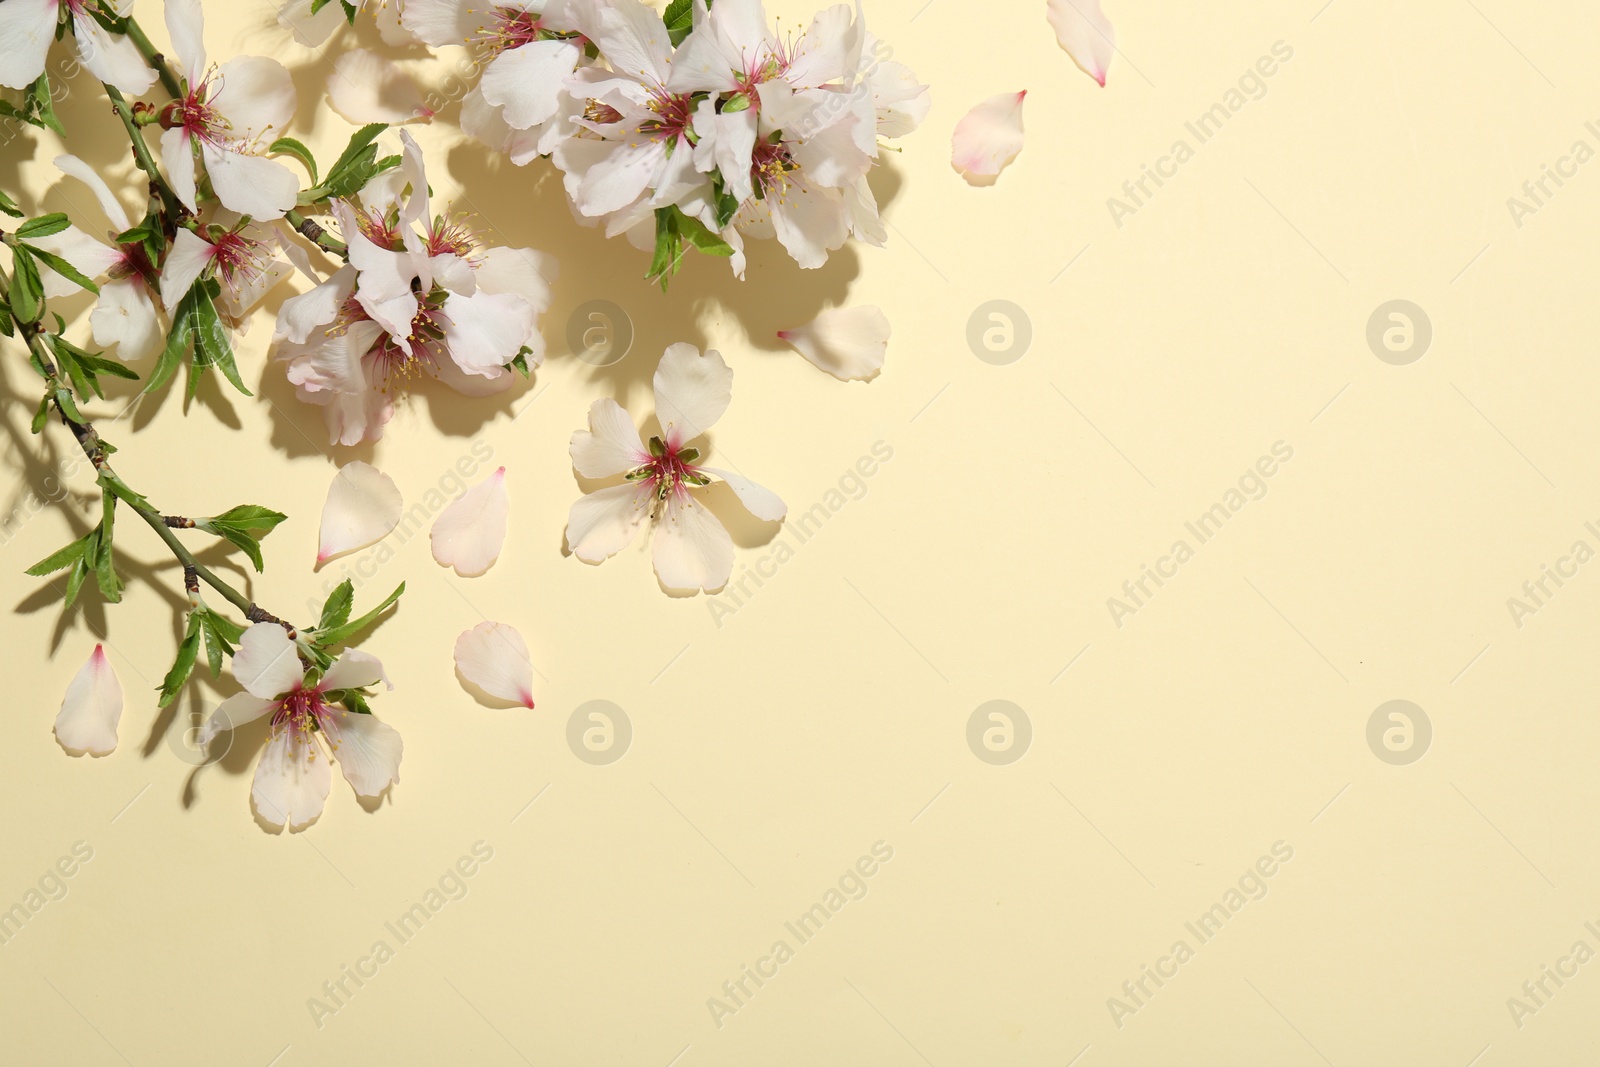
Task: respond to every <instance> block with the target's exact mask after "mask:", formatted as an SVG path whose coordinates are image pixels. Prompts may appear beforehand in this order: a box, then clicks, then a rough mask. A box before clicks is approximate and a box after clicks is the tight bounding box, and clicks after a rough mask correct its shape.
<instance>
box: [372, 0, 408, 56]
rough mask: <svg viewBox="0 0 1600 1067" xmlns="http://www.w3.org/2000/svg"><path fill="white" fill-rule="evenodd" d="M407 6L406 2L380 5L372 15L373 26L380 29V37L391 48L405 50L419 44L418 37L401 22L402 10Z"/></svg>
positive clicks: (402, 0) (401, 0)
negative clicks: (409, 46) (408, 46)
mask: <svg viewBox="0 0 1600 1067" xmlns="http://www.w3.org/2000/svg"><path fill="white" fill-rule="evenodd" d="M403 6H405V5H404V0H399V2H397V3H379V4H378V10H376V11H374V12H373V13H372V24H373V25H374V26H377V27H378V36H379V38H381V39H382V40H383V43H384V44H386V45H388V46H389V47H390V48H405V47H406V46H407V45H413V44H419V43H420V42H419V41H418V40H417V35H416V34H414V33H412V32H411V31H410V30H408V29H406V28H405V25H404V24H403V23H402V22H401V21H400V9H401V8H402V7H403Z"/></svg>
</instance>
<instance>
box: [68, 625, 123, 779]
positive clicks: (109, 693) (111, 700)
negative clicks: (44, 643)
mask: <svg viewBox="0 0 1600 1067" xmlns="http://www.w3.org/2000/svg"><path fill="white" fill-rule="evenodd" d="M121 718H122V684H121V683H120V682H118V681H117V674H116V672H115V671H113V670H112V669H111V663H110V661H109V660H107V659H106V652H105V649H104V648H102V647H101V646H99V645H95V646H94V651H93V652H92V653H90V655H89V662H87V663H85V664H84V665H83V668H82V669H81V670H79V671H78V673H77V675H76V676H75V677H74V678H73V679H72V684H71V685H68V686H67V695H66V696H65V697H64V698H63V699H62V701H61V710H60V711H59V712H57V713H56V740H57V741H59V742H60V743H61V747H62V748H64V749H66V750H67V751H69V752H87V753H89V755H91V756H106V755H110V754H111V752H112V751H113V750H114V749H115V748H116V747H117V720H119V719H121Z"/></svg>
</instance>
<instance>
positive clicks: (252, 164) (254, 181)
mask: <svg viewBox="0 0 1600 1067" xmlns="http://www.w3.org/2000/svg"><path fill="white" fill-rule="evenodd" d="M7 2H9V0H7ZM330 6H331V5H330ZM167 32H168V33H169V35H170V36H171V38H172V47H173V51H175V52H176V53H177V55H178V60H179V63H180V64H181V66H182V69H183V75H184V83H183V91H184V95H183V99H181V100H177V101H174V102H173V103H171V104H169V105H168V106H167V107H166V108H164V109H163V110H162V113H161V123H162V125H163V126H164V127H165V128H166V129H165V132H163V133H162V135H161V158H162V163H163V164H164V165H165V168H166V172H167V178H168V180H169V181H170V182H171V183H172V190H173V192H175V193H177V194H178V198H179V199H180V200H182V201H183V203H184V205H185V206H186V207H188V208H189V210H191V211H197V210H199V201H198V192H197V188H196V184H195V181H196V179H195V152H196V149H197V148H198V150H199V155H200V158H201V160H202V161H203V162H204V163H205V168H206V174H207V176H208V177H210V179H211V188H212V189H213V191H215V193H216V194H217V199H219V200H221V201H222V204H223V206H224V207H228V208H231V209H233V210H234V211H237V212H239V214H241V215H249V216H250V217H251V218H253V219H256V220H257V221H271V220H273V219H278V218H282V217H283V215H284V213H285V212H287V211H289V210H290V209H291V208H293V207H294V206H295V201H296V199H297V198H298V197H299V194H300V179H299V178H297V177H295V174H294V172H293V171H291V170H290V169H289V168H288V167H286V166H284V165H283V164H282V163H279V162H277V161H276V160H272V159H267V158H265V157H263V156H261V155H259V154H258V153H259V152H260V151H261V150H262V148H263V147H264V144H263V142H266V141H270V139H271V138H272V136H273V135H274V133H275V132H276V131H277V130H280V129H282V128H283V127H284V126H285V125H287V124H288V122H289V120H290V119H291V118H292V117H293V116H294V108H295V90H294V82H293V81H291V80H290V78H289V72H288V71H287V70H285V69H284V67H283V64H281V63H279V62H278V61H277V60H275V59H267V58H265V57H263V56H238V57H236V58H234V59H230V60H228V61H227V62H226V63H223V64H222V65H221V66H217V67H208V66H207V64H206V48H205V40H204V36H205V16H204V13H203V12H202V11H201V8H200V0H167Z"/></svg>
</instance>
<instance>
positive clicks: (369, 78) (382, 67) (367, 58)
mask: <svg viewBox="0 0 1600 1067" xmlns="http://www.w3.org/2000/svg"><path fill="white" fill-rule="evenodd" d="M328 102H329V103H330V104H332V105H333V110H335V111H337V112H338V113H339V114H340V115H342V116H344V118H345V119H346V120H348V121H349V122H352V123H354V124H356V125H358V126H359V125H362V124H364V123H368V122H384V123H389V124H390V125H395V124H398V123H402V122H414V121H416V120H418V119H427V118H431V117H432V112H430V111H429V110H428V108H427V105H426V103H425V101H424V99H423V96H422V90H421V89H419V88H418V87H417V83H416V81H415V80H414V79H413V78H412V77H411V75H409V74H407V73H406V72H405V71H403V70H401V69H400V67H399V66H398V65H397V64H395V63H394V62H392V61H390V60H389V59H387V58H385V57H383V56H380V55H378V54H377V53H376V52H371V51H368V50H367V49H365V48H357V49H355V50H353V51H350V52H345V53H342V54H341V55H340V56H339V57H338V58H336V59H335V60H334V61H333V73H332V74H329V75H328Z"/></svg>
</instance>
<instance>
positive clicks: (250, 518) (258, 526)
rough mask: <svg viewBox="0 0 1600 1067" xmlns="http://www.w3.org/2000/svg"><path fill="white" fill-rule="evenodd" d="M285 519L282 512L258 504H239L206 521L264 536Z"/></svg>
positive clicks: (285, 516)
mask: <svg viewBox="0 0 1600 1067" xmlns="http://www.w3.org/2000/svg"><path fill="white" fill-rule="evenodd" d="M286 518H288V516H287V515H285V514H283V512H281V511H273V510H272V509H271V508H264V507H262V506H261V505H260V504H240V505H239V506H238V507H232V508H229V509H228V510H227V511H224V512H223V513H222V514H221V515H213V516H212V517H211V518H210V519H209V520H208V521H210V522H213V523H217V524H219V525H227V526H236V527H238V528H239V529H241V530H260V531H261V532H262V533H263V534H265V533H267V532H268V531H269V530H271V529H273V528H274V527H275V526H277V525H278V524H279V523H280V522H282V521H283V520H284V519H286ZM197 525H198V524H197Z"/></svg>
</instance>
